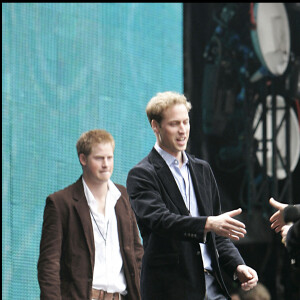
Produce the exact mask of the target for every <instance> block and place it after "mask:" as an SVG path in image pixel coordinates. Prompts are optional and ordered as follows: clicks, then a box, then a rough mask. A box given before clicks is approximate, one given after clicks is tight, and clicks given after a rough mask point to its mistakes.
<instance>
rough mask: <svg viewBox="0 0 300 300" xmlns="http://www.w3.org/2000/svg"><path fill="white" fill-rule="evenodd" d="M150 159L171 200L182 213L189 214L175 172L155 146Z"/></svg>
mask: <svg viewBox="0 0 300 300" xmlns="http://www.w3.org/2000/svg"><path fill="white" fill-rule="evenodd" d="M149 159H150V161H151V162H152V164H153V166H154V168H155V170H156V172H157V176H158V177H159V179H160V180H161V182H162V184H163V186H164V187H165V189H166V192H167V193H168V195H169V197H170V199H171V201H172V202H173V203H174V205H175V206H176V207H177V208H178V210H179V212H180V213H181V214H182V215H187V216H188V215H189V211H188V209H187V208H186V205H185V203H184V200H183V198H182V196H181V193H180V190H179V188H178V186H177V184H176V181H175V179H174V177H173V174H172V172H171V170H170V169H169V167H168V165H167V164H166V162H165V161H164V159H163V158H162V157H161V156H160V154H159V153H158V152H157V151H156V150H155V148H153V149H152V151H151V152H150V154H149Z"/></svg>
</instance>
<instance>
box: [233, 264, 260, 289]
mask: <svg viewBox="0 0 300 300" xmlns="http://www.w3.org/2000/svg"><path fill="white" fill-rule="evenodd" d="M236 276H237V278H238V279H239V281H240V282H241V288H242V289H243V290H245V291H248V290H251V289H252V288H254V287H255V286H256V284H257V281H258V276H257V273H256V271H255V270H254V269H252V268H250V267H248V266H246V265H238V266H237V268H236Z"/></svg>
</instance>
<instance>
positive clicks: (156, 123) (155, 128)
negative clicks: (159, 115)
mask: <svg viewBox="0 0 300 300" xmlns="http://www.w3.org/2000/svg"><path fill="white" fill-rule="evenodd" d="M151 127H152V130H153V131H154V133H155V134H158V133H159V129H158V127H159V124H158V122H157V121H155V120H152V121H151Z"/></svg>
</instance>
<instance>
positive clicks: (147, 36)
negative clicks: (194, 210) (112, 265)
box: [2, 3, 183, 300]
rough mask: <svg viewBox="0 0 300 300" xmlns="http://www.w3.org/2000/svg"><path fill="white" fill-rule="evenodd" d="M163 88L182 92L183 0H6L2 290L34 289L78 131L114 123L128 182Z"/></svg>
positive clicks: (76, 172)
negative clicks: (46, 225) (48, 220)
mask: <svg viewBox="0 0 300 300" xmlns="http://www.w3.org/2000/svg"><path fill="white" fill-rule="evenodd" d="M166 90H173V91H178V92H183V4H182V3H123V4H121V3H79V4H78V3H4V4H2V299H8V300H11V299H18V300H19V299H31V300H32V299H39V286H38V281H37V260H38V255H39V242H40V236H41V226H42V219H43V210H44V205H45V199H46V197H47V195H48V194H50V193H52V192H54V191H56V190H59V189H61V188H63V187H65V186H67V185H69V184H71V183H73V182H74V181H76V180H77V179H78V177H79V176H80V175H81V167H80V164H79V162H78V158H77V154H76V147H75V144H76V141H77V139H78V138H79V136H80V134H81V133H82V132H84V131H87V130H90V129H94V128H104V129H106V130H108V131H109V132H111V133H112V135H113V136H114V138H115V140H116V150H115V171H114V174H113V177H112V179H113V180H114V181H115V182H118V183H121V184H123V185H125V183H126V177H127V173H128V171H129V170H130V169H131V168H132V167H133V166H134V165H135V164H136V163H137V162H138V161H140V160H141V159H142V158H143V157H144V156H145V155H147V154H148V152H149V151H150V149H151V147H152V146H153V144H154V142H155V138H154V134H153V132H152V130H151V128H150V125H149V124H148V121H147V118H146V114H145V107H146V104H147V102H148V101H149V99H150V98H151V97H152V96H154V95H155V94H156V93H157V92H161V91H166Z"/></svg>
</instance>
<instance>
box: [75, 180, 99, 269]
mask: <svg viewBox="0 0 300 300" xmlns="http://www.w3.org/2000/svg"><path fill="white" fill-rule="evenodd" d="M74 187H75V188H74V192H73V200H74V206H75V209H76V211H77V214H78V216H79V218H80V221H81V224H82V227H83V231H84V235H85V238H86V242H87V245H88V248H89V251H90V258H91V265H92V267H93V266H94V254H95V243H94V234H93V226H92V222H91V217H90V210H89V206H88V203H87V200H86V197H85V195H84V189H83V183H82V176H80V178H79V179H78V180H77V181H76V182H75V184H74Z"/></svg>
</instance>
